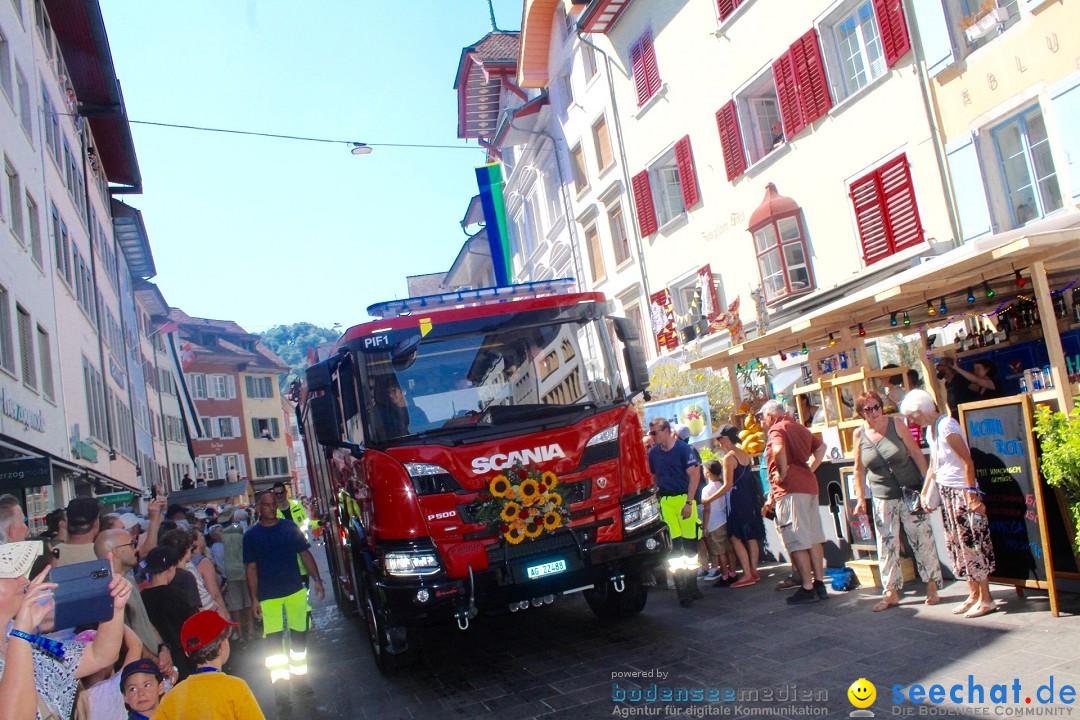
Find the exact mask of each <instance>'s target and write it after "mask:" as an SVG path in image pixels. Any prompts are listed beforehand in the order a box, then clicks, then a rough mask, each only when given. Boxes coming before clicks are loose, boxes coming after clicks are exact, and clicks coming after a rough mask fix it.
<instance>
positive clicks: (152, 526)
mask: <svg viewBox="0 0 1080 720" xmlns="http://www.w3.org/2000/svg"><path fill="white" fill-rule="evenodd" d="M255 500H256V503H255V505H253V506H251V509H249V508H248V507H234V506H231V505H225V506H223V507H220V508H219V507H216V506H214V505H207V506H205V507H201V508H186V507H183V506H181V505H177V504H173V505H169V504H168V503H167V501H166V499H165V498H164V493H159V495H158V497H156V498H155V499H153V500H151V501H150V503H149V506H148V509H147V513H146V516H145V517H140V516H138V515H135V514H134V513H133V512H122V513H111V512H108V513H107V512H103V509H102V507H101V506H100V505H99V503H98V501H97V500H96V499H94V498H92V497H77V498H74V499H72V500H71V501H70V502H69V503H68V504H67V506H66V507H64V508H60V509H58V510H56V511H54V512H52V513H50V514H49V515H48V517H47V518H46V525H47V529H46V531H45V532H44V533H43V534H42V535H41V536H39V537H33V538H32V537H31V536H30V535H31V531H30V528H29V526H28V519H27V518H26V515H25V513H24V511H23V508H22V507H21V505H20V503H19V500H18V498H16V497H14V496H12V495H3V496H0V624H2V623H6V624H7V626H8V627H9V628H11V630H10V632H9V633H8V634H6V635H4V636H2V637H0V707H2V708H5V710H6V711H7V712H5V713H3V716H4V717H5V718H13V719H14V720H24V719H25V720H31V719H32V718H38V719H42V720H43V719H49V720H53V719H65V720H66V719H67V718H76V719H78V720H124V719H125V718H129V719H130V718H134V719H140V718H150V717H154V718H262V717H263V713H262V711H261V710H260V708H259V705H258V703H257V701H256V699H255V697H254V695H253V694H252V692H251V690H250V688H249V687H248V686H247V684H246V683H245V682H244V681H243V680H241V679H239V678H235V677H230V676H229V675H227V674H226V673H225V672H223V666H224V665H225V663H226V662H227V661H228V659H229V657H230V653H231V652H232V649H233V648H234V647H236V646H237V645H244V644H247V643H251V642H253V641H254V640H255V639H256V637H257V633H258V634H259V635H261V636H263V637H265V638H266V639H265V641H264V642H265V643H266V652H265V655H266V658H265V660H266V663H265V664H266V666H267V668H268V669H269V670H270V677H271V681H272V683H273V685H274V694H275V700H276V701H277V703H278V705H279V707H281V706H283V705H289V704H291V696H292V694H293V692H295V693H298V694H300V695H302V696H308V697H310V695H311V694H312V692H313V691H312V689H311V686H310V685H309V684H308V682H307V659H306V655H307V642H306V635H307V631H308V630H309V629H310V623H311V620H310V613H311V608H310V606H309V605H308V601H307V592H308V585H309V584H311V585H313V591H314V593H315V595H316V596H317V597H318V598H319V599H320V600H321V599H322V598H323V588H322V579H321V578H320V577H319V571H318V568H317V566H316V565H315V562H314V559H313V557H312V555H311V552H310V550H309V541H308V536H309V534H310V533H311V531H312V530H313V529H314V528H316V527H318V525H317V523H313V522H312V521H311V520H310V518H309V515H308V509H307V506H306V504H305V503H302V502H301V501H299V500H294V499H290V498H289V495H288V490H287V487H286V486H285V485H284V483H277V484H275V485H274V487H273V488H271V489H269V490H266V491H263V492H260V493H258V494H257V495H256V498H255ZM87 562H90V563H93V562H97V563H99V565H100V568H101V570H100V574H101V576H102V577H107V574H108V573H109V570H107V569H106V568H109V569H111V575H112V577H111V580H110V581H109V584H108V591H109V595H110V597H111V598H112V611H111V616H110V617H105V618H103V619H101V620H100V622H96V623H88V624H87V625H86V626H80V627H75V628H69V627H57V626H56V625H57V622H56V619H57V617H58V615H59V613H58V612H54V610H55V605H56V603H55V599H56V592H57V589H58V587H59V586H58V585H57V584H56V583H54V582H51V581H50V579H49V578H50V571H51V570H53V569H54V568H57V567H63V566H70V565H75V564H77V563H87ZM72 569H73V570H74V568H72ZM91 569H93V568H91ZM301 570H302V571H303V574H301ZM57 572H58V573H59V571H57ZM65 582H67V581H65ZM102 582H104V580H102ZM283 613H284V614H287V620H283ZM98 617H101V616H98ZM260 624H261V626H262V629H261V633H260V632H259V630H258V628H257V626H258V625H260ZM286 624H287V627H288V628H289V631H290V633H289V636H286V634H285V632H284V630H285V627H286ZM290 681H291V682H290Z"/></svg>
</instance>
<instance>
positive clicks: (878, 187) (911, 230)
mask: <svg viewBox="0 0 1080 720" xmlns="http://www.w3.org/2000/svg"><path fill="white" fill-rule="evenodd" d="M849 193H850V197H851V202H852V205H853V206H854V209H855V223H856V225H857V226H858V229H859V242H860V244H861V245H862V253H863V260H864V261H865V262H866V264H867V265H870V264H872V263H875V262H877V261H879V260H883V259H884V258H887V257H889V256H890V255H892V254H894V253H896V252H899V251H900V250H903V249H905V248H909V247H913V246H915V245H918V244H919V243H921V242H922V241H923V228H922V222H921V220H920V219H919V208H918V205H917V204H916V202H915V187H914V185H913V184H912V182H911V170H910V168H909V166H908V159H907V155H906V154H901V155H898V156H897V157H895V158H893V159H892V160H890V161H888V162H887V163H885V164H884V165H882V166H881V167H879V168H877V169H876V170H874V171H872V172H870V173H867V174H866V175H864V176H863V177H861V178H859V179H858V180H856V181H855V182H853V183H851V187H850V189H849Z"/></svg>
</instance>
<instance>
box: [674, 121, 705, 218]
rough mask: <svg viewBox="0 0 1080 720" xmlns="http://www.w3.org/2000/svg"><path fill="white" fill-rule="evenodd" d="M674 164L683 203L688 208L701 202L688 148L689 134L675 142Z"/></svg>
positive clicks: (692, 161)
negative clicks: (677, 173)
mask: <svg viewBox="0 0 1080 720" xmlns="http://www.w3.org/2000/svg"><path fill="white" fill-rule="evenodd" d="M675 164H676V166H677V167H678V168H679V183H680V184H681V185H682V197H683V205H684V206H685V207H686V209H687V210H689V209H690V208H692V207H694V206H695V205H697V204H698V203H699V202H701V191H700V190H699V189H698V181H697V174H696V173H695V172H694V153H693V151H692V150H691V149H690V136H689V135H687V136H685V137H684V138H683V139H682V140H680V141H679V142H677V143H675Z"/></svg>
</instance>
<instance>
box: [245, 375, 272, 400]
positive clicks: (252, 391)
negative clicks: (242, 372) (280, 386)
mask: <svg viewBox="0 0 1080 720" xmlns="http://www.w3.org/2000/svg"><path fill="white" fill-rule="evenodd" d="M244 389H245V390H246V391H247V396H248V397H249V398H264V399H272V398H273V397H274V380H273V378H269V377H253V376H251V375H247V376H245V377H244Z"/></svg>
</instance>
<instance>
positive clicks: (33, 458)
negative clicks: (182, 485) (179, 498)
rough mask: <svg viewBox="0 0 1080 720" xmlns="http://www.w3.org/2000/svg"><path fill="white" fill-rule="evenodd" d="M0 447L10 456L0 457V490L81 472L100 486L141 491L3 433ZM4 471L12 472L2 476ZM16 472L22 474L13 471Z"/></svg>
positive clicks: (45, 482) (29, 486)
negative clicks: (10, 474) (9, 474)
mask: <svg viewBox="0 0 1080 720" xmlns="http://www.w3.org/2000/svg"><path fill="white" fill-rule="evenodd" d="M0 450H2V451H5V452H4V453H3V454H5V455H9V456H10V457H7V458H4V459H2V460H0V492H7V491H9V490H10V489H20V488H33V487H42V486H45V485H51V484H52V483H53V479H54V478H55V477H56V476H57V474H65V475H79V476H82V477H83V478H85V480H86V481H88V482H91V483H97V484H99V485H101V486H102V487H103V488H108V489H111V490H121V491H130V492H133V493H135V495H140V496H141V495H142V494H143V491H142V489H141V488H138V487H133V486H131V485H128V484H127V483H124V482H121V481H120V480H117V479H116V478H112V477H109V476H108V475H105V474H103V473H100V472H98V471H97V470H94V469H93V468H88V467H84V466H82V465H78V464H76V463H73V462H71V461H70V460H65V459H64V458H61V457H57V456H56V455H53V454H52V453H49V452H46V451H45V450H41V449H40V448H36V447H34V446H33V445H29V444H27V443H24V442H22V441H21V440H17V439H15V438H13V437H10V436H7V435H0ZM45 468H47V469H48V472H47V473H45V472H44V469H45ZM5 473H15V474H13V475H12V476H11V477H5ZM18 473H23V474H22V475H17V474H18ZM26 473H29V474H26Z"/></svg>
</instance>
